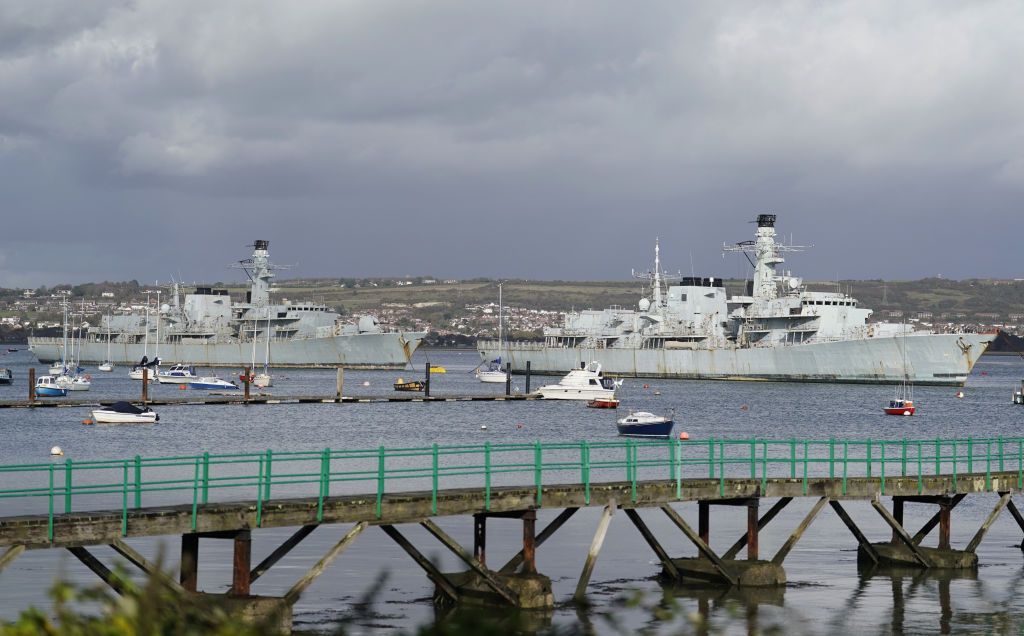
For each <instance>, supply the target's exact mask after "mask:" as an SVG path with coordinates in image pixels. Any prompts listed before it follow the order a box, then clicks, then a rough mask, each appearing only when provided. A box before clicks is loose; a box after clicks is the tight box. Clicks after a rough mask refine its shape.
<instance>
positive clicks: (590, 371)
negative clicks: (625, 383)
mask: <svg viewBox="0 0 1024 636" xmlns="http://www.w3.org/2000/svg"><path fill="white" fill-rule="evenodd" d="M621 384H622V381H621V380H619V381H612V379H611V378H606V377H604V374H602V373H601V363H600V362H591V363H590V364H585V365H581V368H579V369H573V370H572V371H570V372H569V375H567V376H565V377H564V378H562V379H561V381H559V383H558V384H548V385H547V386H542V387H540V388H539V389H537V393H538V394H539V395H540V396H541V397H543V398H544V399H545V400H588V401H589V400H611V399H614V398H615V389H616V388H617V387H619V386H620V385H621Z"/></svg>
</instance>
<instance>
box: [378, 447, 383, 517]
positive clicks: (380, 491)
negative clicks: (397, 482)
mask: <svg viewBox="0 0 1024 636" xmlns="http://www.w3.org/2000/svg"><path fill="white" fill-rule="evenodd" d="M383 501H384V446H383V445H381V446H380V448H378V449H377V518H378V519H380V516H381V504H382V503H383Z"/></svg>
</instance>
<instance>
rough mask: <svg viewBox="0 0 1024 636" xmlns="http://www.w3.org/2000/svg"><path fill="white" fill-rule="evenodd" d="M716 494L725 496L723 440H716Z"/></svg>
mask: <svg viewBox="0 0 1024 636" xmlns="http://www.w3.org/2000/svg"><path fill="white" fill-rule="evenodd" d="M718 494H719V496H725V440H724V439H720V440H718Z"/></svg>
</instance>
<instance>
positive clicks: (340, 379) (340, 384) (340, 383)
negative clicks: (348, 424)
mask: <svg viewBox="0 0 1024 636" xmlns="http://www.w3.org/2000/svg"><path fill="white" fill-rule="evenodd" d="M335 384H336V388H337V391H336V392H335V393H334V397H336V398H337V399H339V400H340V399H341V394H342V390H343V389H344V388H345V368H344V367H338V375H337V378H336V380H335Z"/></svg>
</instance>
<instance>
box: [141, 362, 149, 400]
mask: <svg viewBox="0 0 1024 636" xmlns="http://www.w3.org/2000/svg"><path fill="white" fill-rule="evenodd" d="M147 402H149V369H148V368H147V367H142V405H143V406H145V405H146V403H147Z"/></svg>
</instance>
